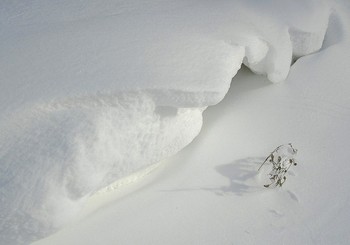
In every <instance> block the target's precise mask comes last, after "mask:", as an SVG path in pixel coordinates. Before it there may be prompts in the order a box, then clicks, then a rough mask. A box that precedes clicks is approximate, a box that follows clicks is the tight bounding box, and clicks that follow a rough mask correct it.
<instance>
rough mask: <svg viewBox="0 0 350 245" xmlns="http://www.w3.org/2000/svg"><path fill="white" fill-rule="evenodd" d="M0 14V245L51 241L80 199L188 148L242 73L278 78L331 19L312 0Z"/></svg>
mask: <svg viewBox="0 0 350 245" xmlns="http://www.w3.org/2000/svg"><path fill="white" fill-rule="evenodd" d="M291 10H293V11H291ZM0 11H1V12H0V20H1V28H0V36H1V39H0V53H1V58H0V67H1V68H0V71H1V82H0V84H1V91H0V93H1V96H0V146H1V148H0V193H1V197H0V203H1V207H2V208H1V211H0V241H1V243H6V244H17V243H26V242H28V241H33V240H36V239H38V238H40V237H43V236H46V235H47V234H49V233H52V232H53V231H55V230H57V229H58V228H60V227H62V226H63V225H64V224H65V223H67V222H68V221H69V220H71V218H72V217H74V215H75V214H76V213H77V212H78V211H79V209H80V207H81V205H82V204H84V201H85V200H86V199H87V198H88V197H89V196H90V195H91V194H93V193H95V192H96V191H98V190H99V189H101V188H102V187H105V186H107V185H109V184H111V183H112V182H113V181H115V180H118V179H120V178H122V177H124V176H126V175H129V174H131V173H133V172H135V171H138V170H140V169H142V168H144V167H146V166H149V165H150V164H154V163H156V162H159V161H161V160H162V159H165V158H167V157H169V156H171V155H173V154H175V153H176V152H178V151H179V150H181V149H182V148H183V147H185V146H186V145H187V144H189V143H190V142H191V141H192V139H193V138H194V137H195V136H196V135H198V133H199V131H200V128H201V123H202V112H203V110H204V109H205V108H206V107H207V106H210V105H214V104H216V103H218V102H219V101H220V100H222V99H223V97H224V96H225V94H226V92H227V91H228V89H229V86H230V81H231V79H232V77H233V76H234V75H235V74H236V73H237V71H238V70H239V69H240V67H241V65H242V63H243V64H245V65H246V66H248V67H249V68H250V69H251V70H252V71H254V72H256V73H259V74H265V75H267V77H268V79H269V80H271V81H272V82H279V81H283V80H284V79H285V78H286V77H287V75H288V72H289V69H290V65H291V62H292V59H293V57H294V58H297V57H301V56H304V55H307V54H310V53H313V52H315V51H317V50H319V49H320V48H321V47H322V43H323V39H324V36H325V33H326V30H327V26H328V18H329V15H330V12H331V11H330V7H329V6H327V5H326V4H321V3H320V2H319V1H307V2H305V1H288V2H283V3H277V4H276V2H275V1H264V3H260V2H256V1H221V2H215V1H213V2H212V1H205V2H202V1H197V0H191V1H152V2H144V1H138V0H134V1H128V2H124V1H108V0H104V1H92V0H90V1H84V3H82V2H80V3H71V2H69V1H53V2H52V1H45V0H38V1H34V0H33V1H11V2H6V1H5V2H2V3H0ZM315 20H317V21H315Z"/></svg>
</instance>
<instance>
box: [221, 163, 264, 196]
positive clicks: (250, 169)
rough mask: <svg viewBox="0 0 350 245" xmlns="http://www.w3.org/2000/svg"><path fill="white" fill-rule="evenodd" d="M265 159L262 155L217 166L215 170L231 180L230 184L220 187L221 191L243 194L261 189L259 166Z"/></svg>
mask: <svg viewBox="0 0 350 245" xmlns="http://www.w3.org/2000/svg"><path fill="white" fill-rule="evenodd" d="M263 161H264V158H261V157H248V158H244V159H239V160H236V161H233V162H231V163H228V164H224V165H219V166H217V167H216V168H215V170H216V171H217V172H218V173H219V174H221V175H222V176H224V177H225V178H227V179H228V181H229V185H227V186H222V187H221V188H220V189H221V191H222V192H224V193H233V194H236V195H238V196H242V195H244V194H248V193H251V192H256V191H258V190H260V189H261V185H260V183H258V182H259V181H258V177H259V176H258V175H259V172H258V168H259V166H260V165H261V163H262V162H263Z"/></svg>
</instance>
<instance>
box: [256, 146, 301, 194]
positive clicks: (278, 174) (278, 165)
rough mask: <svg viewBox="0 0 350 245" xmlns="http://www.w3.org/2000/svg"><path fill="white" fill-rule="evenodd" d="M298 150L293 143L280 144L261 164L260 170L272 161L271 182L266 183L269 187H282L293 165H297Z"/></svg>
mask: <svg viewBox="0 0 350 245" xmlns="http://www.w3.org/2000/svg"><path fill="white" fill-rule="evenodd" d="M297 152H298V150H297V149H295V148H294V147H293V145H292V144H291V143H289V144H286V145H280V146H278V147H277V148H276V149H275V150H273V151H272V152H271V153H270V155H268V156H267V157H266V159H265V161H264V162H263V163H262V164H261V166H260V167H259V169H258V171H259V170H260V169H261V168H262V167H263V166H264V165H265V164H266V163H271V164H272V169H271V171H270V173H269V178H270V181H271V183H270V184H266V185H264V187H266V188H268V187H271V186H279V187H282V185H283V184H284V182H285V181H286V179H287V177H286V176H285V175H286V173H287V172H288V170H289V169H290V167H291V166H292V165H294V166H296V165H297V162H296V161H295V158H294V157H295V155H296V154H297Z"/></svg>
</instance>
